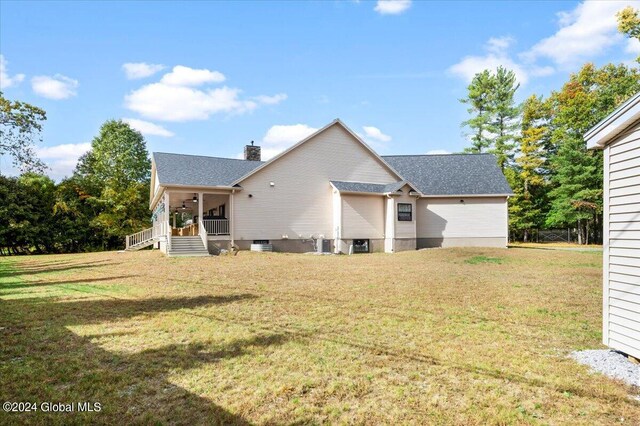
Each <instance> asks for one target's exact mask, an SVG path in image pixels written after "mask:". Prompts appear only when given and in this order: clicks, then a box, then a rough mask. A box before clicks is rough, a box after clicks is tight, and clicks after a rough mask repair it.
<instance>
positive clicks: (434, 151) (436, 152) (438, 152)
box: [427, 149, 451, 155]
mask: <svg viewBox="0 0 640 426" xmlns="http://www.w3.org/2000/svg"><path fill="white" fill-rule="evenodd" d="M442 154H451V152H449V151H447V150H446V149H432V150H431V151H427V155H442Z"/></svg>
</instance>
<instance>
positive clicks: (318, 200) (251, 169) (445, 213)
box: [127, 120, 512, 255]
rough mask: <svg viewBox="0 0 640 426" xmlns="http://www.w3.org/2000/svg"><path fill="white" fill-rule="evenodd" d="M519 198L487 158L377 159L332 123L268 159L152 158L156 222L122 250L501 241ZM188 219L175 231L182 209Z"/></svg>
mask: <svg viewBox="0 0 640 426" xmlns="http://www.w3.org/2000/svg"><path fill="white" fill-rule="evenodd" d="M510 195H512V192H511V188H509V185H508V184H507V182H506V180H505V178H504V176H503V174H502V172H501V171H500V169H499V167H498V166H497V164H496V159H495V158H494V157H493V156H492V155H488V154H452V155H406V156H402V155H400V156H384V157H381V156H379V155H378V154H376V152H374V151H373V150H372V149H371V148H370V147H369V146H367V145H366V144H365V143H364V142H363V141H362V140H361V139H360V138H359V137H358V136H357V135H356V134H355V133H354V132H352V131H351V130H350V129H349V128H348V127H347V126H345V125H344V124H343V123H342V122H341V121H340V120H335V121H333V122H331V123H330V124H329V125H327V126H325V127H324V128H322V129H320V130H318V131H317V132H315V133H314V134H313V135H311V136H309V137H307V138H306V139H304V140H302V141H300V142H299V143H297V144H296V145H294V146H293V147H291V148H289V149H288V150H286V151H285V152H283V153H281V154H280V155H278V156H276V157H274V158H272V159H271V160H269V161H267V162H261V161H260V147H258V146H253V144H252V145H248V146H246V147H245V159H244V160H238V159H228V158H217V157H203V156H195V155H182V154H167V153H154V154H153V161H152V171H151V205H150V207H151V211H152V212H153V228H150V229H148V230H145V231H142V232H140V233H138V234H135V235H132V236H130V237H129V238H128V239H127V240H128V241H127V247H128V248H130V249H132V248H133V249H134V248H141V247H144V246H147V245H151V244H154V243H155V244H157V246H158V247H159V248H160V249H161V250H162V251H163V252H165V253H167V254H169V255H180V254H186V255H194V254H202V255H207V254H209V253H216V252H218V251H219V250H220V249H229V248H230V247H232V246H234V247H237V248H239V249H249V248H250V246H251V245H252V244H269V245H270V246H271V247H272V248H273V250H274V251H285V252H308V251H316V250H323V251H330V252H334V253H357V252H387V253H392V252H396V251H401V250H415V249H418V248H424V247H452V246H486V247H506V245H507V236H508V215H507V198H508V197H509V196H510ZM185 211H186V212H189V213H191V214H192V215H194V221H193V224H192V225H190V226H188V227H184V228H182V229H177V228H176V221H175V217H176V214H180V212H185Z"/></svg>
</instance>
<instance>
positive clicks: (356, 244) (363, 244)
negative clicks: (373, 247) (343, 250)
mask: <svg viewBox="0 0 640 426" xmlns="http://www.w3.org/2000/svg"><path fill="white" fill-rule="evenodd" d="M353 252H354V253H369V240H353Z"/></svg>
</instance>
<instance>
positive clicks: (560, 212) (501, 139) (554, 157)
mask: <svg viewBox="0 0 640 426" xmlns="http://www.w3.org/2000/svg"><path fill="white" fill-rule="evenodd" d="M618 24H619V25H618V27H619V30H620V31H621V32H622V33H624V34H626V35H627V36H629V37H634V38H636V39H640V18H639V14H638V11H637V10H634V9H633V8H631V7H628V8H626V9H624V10H622V11H621V12H620V13H619V14H618ZM638 62H640V58H639V60H638ZM519 88H520V86H519V84H518V83H517V81H516V76H515V74H514V72H513V71H510V70H507V69H505V68H503V67H498V68H497V69H496V70H495V71H493V70H484V71H482V72H480V73H478V74H476V75H475V76H474V78H473V80H472V81H471V83H470V84H469V86H468V88H467V89H468V93H467V97H466V98H464V99H461V102H463V103H464V104H466V105H467V106H468V112H469V114H470V115H471V118H469V119H468V120H466V121H465V122H463V123H462V126H463V127H464V128H466V129H467V132H468V133H467V137H468V140H469V142H470V146H469V147H468V148H466V149H465V151H466V152H470V153H483V152H490V153H493V154H495V156H496V158H497V161H498V165H499V166H500V168H501V169H502V171H503V172H504V174H505V176H506V178H507V181H508V182H509V184H510V185H511V188H512V189H513V192H514V196H513V197H511V198H510V199H509V228H510V234H511V236H512V238H514V239H517V240H521V241H528V240H530V238H531V236H532V233H533V232H534V230H537V229H545V228H560V227H562V228H573V229H575V230H576V231H577V238H578V242H579V243H582V244H588V243H591V242H594V243H598V242H601V241H602V223H603V218H602V206H603V204H602V196H603V158H602V152H601V151H592V150H587V147H586V143H585V142H584V139H583V136H584V134H585V133H586V132H587V131H588V130H589V129H590V128H591V127H593V126H594V125H595V124H597V123H598V122H599V121H601V120H602V119H603V118H605V117H606V116H607V115H609V114H610V113H611V112H612V111H613V110H615V109H616V108H617V107H618V106H619V105H620V104H622V103H623V102H625V101H626V100H627V99H629V98H630V97H631V96H633V95H635V94H636V93H638V92H639V91H640V74H639V72H638V69H637V68H636V67H632V66H628V65H625V64H619V65H614V64H607V65H604V66H602V67H596V66H595V65H594V64H592V63H587V64H585V65H584V66H582V68H581V69H580V70H579V71H578V72H576V73H573V74H571V75H570V77H569V80H568V81H567V82H566V83H564V85H563V86H562V87H561V88H560V89H559V90H555V91H552V92H551V93H550V94H548V95H546V96H543V95H538V94H533V95H531V96H529V97H528V98H527V99H526V100H525V101H524V102H522V103H521V104H519V105H517V104H516V102H515V96H516V93H517V91H518V89H519Z"/></svg>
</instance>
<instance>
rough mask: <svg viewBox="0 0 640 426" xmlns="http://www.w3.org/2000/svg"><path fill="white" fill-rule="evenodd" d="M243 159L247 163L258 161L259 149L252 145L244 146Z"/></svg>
mask: <svg viewBox="0 0 640 426" xmlns="http://www.w3.org/2000/svg"><path fill="white" fill-rule="evenodd" d="M244 159H245V160H249V161H260V147H259V146H257V145H254V144H253V141H251V145H245V147H244Z"/></svg>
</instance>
